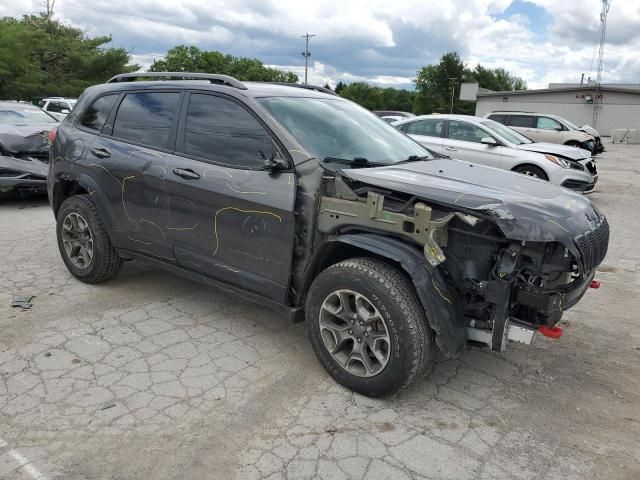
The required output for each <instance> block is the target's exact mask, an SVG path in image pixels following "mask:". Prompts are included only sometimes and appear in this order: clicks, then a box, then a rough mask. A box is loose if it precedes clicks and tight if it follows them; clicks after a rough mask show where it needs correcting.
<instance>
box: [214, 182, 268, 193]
mask: <svg viewBox="0 0 640 480" xmlns="http://www.w3.org/2000/svg"><path fill="white" fill-rule="evenodd" d="M224 183H225V184H226V185H227V187H229V188H230V189H231V190H233V191H234V192H236V193H241V194H243V195H266V194H267V192H242V191H240V190H236V189H235V188H233V186H232V185H231V184H230V183H229V182H224Z"/></svg>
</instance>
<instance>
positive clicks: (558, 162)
mask: <svg viewBox="0 0 640 480" xmlns="http://www.w3.org/2000/svg"><path fill="white" fill-rule="evenodd" d="M544 158H546V159H547V160H550V161H552V162H553V163H555V164H556V165H559V166H561V167H562V168H570V167H571V164H570V163H569V162H567V161H566V160H563V159H562V158H558V157H556V156H555V155H545V156H544Z"/></svg>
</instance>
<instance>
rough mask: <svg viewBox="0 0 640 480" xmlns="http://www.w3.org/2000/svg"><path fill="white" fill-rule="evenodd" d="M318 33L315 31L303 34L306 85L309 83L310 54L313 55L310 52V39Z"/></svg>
mask: <svg viewBox="0 0 640 480" xmlns="http://www.w3.org/2000/svg"><path fill="white" fill-rule="evenodd" d="M315 36H316V35H315V34H314V33H305V34H304V35H302V38H304V52H302V56H303V57H304V83H305V85H306V84H307V70H308V68H309V56H310V55H311V53H309V39H310V38H312V37H315Z"/></svg>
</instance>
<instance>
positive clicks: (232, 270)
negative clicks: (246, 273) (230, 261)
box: [216, 263, 240, 273]
mask: <svg viewBox="0 0 640 480" xmlns="http://www.w3.org/2000/svg"><path fill="white" fill-rule="evenodd" d="M216 267H221V268H226V269H227V270H229V271H231V272H233V273H238V272H240V270H236V269H235V268H231V267H229V266H227V265H222V264H221V263H216Z"/></svg>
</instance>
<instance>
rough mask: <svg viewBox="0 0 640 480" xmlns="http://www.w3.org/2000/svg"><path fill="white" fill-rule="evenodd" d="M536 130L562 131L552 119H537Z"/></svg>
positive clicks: (558, 124)
mask: <svg viewBox="0 0 640 480" xmlns="http://www.w3.org/2000/svg"><path fill="white" fill-rule="evenodd" d="M538 128H541V129H542V130H562V125H560V122H558V121H556V120H554V119H553V118H549V117H538Z"/></svg>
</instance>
